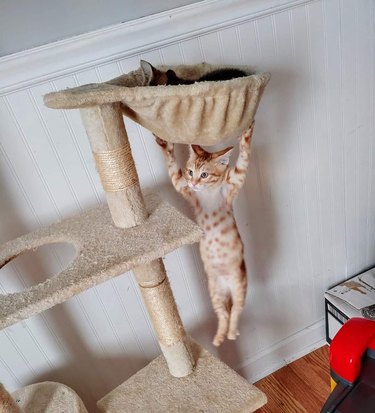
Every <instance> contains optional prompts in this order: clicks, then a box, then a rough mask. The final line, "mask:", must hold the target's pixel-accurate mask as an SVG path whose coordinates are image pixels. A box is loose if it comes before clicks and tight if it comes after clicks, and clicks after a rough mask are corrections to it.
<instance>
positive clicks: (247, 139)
mask: <svg viewBox="0 0 375 413" xmlns="http://www.w3.org/2000/svg"><path fill="white" fill-rule="evenodd" d="M254 124H255V121H254V120H253V121H252V122H251V125H250V127H249V129H247V130H246V131H245V132H244V133H243V134H242V135H241V137H240V145H241V146H243V145H247V144H248V143H249V142H250V139H251V136H252V134H253V130H254Z"/></svg>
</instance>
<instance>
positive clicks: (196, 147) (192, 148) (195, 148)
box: [190, 145, 206, 156]
mask: <svg viewBox="0 0 375 413" xmlns="http://www.w3.org/2000/svg"><path fill="white" fill-rule="evenodd" d="M193 152H194V153H195V154H196V155H198V156H203V155H204V154H205V153H206V152H205V150H204V149H202V148H201V147H200V146H199V145H190V153H193Z"/></svg>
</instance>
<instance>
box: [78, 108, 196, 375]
mask: <svg viewBox="0 0 375 413" xmlns="http://www.w3.org/2000/svg"><path fill="white" fill-rule="evenodd" d="M80 112H81V116H82V120H83V124H84V126H85V128H86V132H87V135H88V137H89V140H90V144H91V148H92V151H93V155H94V158H95V162H96V167H97V170H98V173H99V175H100V178H101V182H102V185H103V188H104V190H105V192H106V197H107V202H108V206H109V209H110V211H111V215H112V219H113V222H114V224H115V225H116V226H117V227H120V228H130V227H133V226H136V225H139V224H142V223H143V222H144V221H145V220H146V218H147V212H146V208H145V204H144V201H143V197H142V192H141V189H140V186H139V180H138V174H137V171H136V168H135V164H134V160H133V157H132V153H131V148H130V145H129V141H128V137H127V133H126V130H125V125H124V121H123V117H122V113H121V110H120V104H119V103H109V104H104V105H100V106H92V107H86V108H81V109H80ZM133 273H134V275H135V277H136V279H137V282H138V284H139V287H140V290H141V293H142V296H143V299H144V301H145V304H146V307H147V309H148V312H149V315H150V317H151V320H152V323H153V325H154V328H155V331H156V334H157V336H158V341H159V344H160V347H161V350H162V352H163V354H164V357H165V359H166V361H167V364H168V368H169V371H170V373H171V374H172V375H173V376H175V377H184V376H187V375H188V374H190V373H191V372H192V371H193V367H194V361H193V358H192V355H191V350H190V347H189V344H188V343H187V342H186V333H185V330H184V327H183V325H182V322H181V319H180V316H179V313H178V310H177V306H176V303H175V300H174V297H173V293H172V290H171V288H170V285H169V281H168V277H167V274H166V271H165V268H164V265H163V262H162V260H161V259H158V260H155V261H152V262H150V263H149V264H146V265H143V266H139V267H136V268H134V269H133Z"/></svg>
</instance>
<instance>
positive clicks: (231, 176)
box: [156, 122, 254, 346]
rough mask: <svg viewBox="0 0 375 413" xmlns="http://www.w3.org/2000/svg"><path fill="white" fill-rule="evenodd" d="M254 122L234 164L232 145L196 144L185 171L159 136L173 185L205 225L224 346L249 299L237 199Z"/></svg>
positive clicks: (206, 257) (206, 260)
mask: <svg viewBox="0 0 375 413" xmlns="http://www.w3.org/2000/svg"><path fill="white" fill-rule="evenodd" d="M253 127H254V122H253V123H252V125H251V126H250V128H249V129H248V130H247V131H246V132H244V133H243V134H242V136H241V138H240V152H239V156H238V160H237V163H236V166H235V167H234V168H231V167H229V156H230V153H231V151H232V149H233V147H229V148H226V149H223V150H221V151H219V152H215V153H210V152H207V151H205V150H204V149H203V148H201V147H200V146H198V145H191V147H190V156H189V159H188V161H187V163H186V168H185V169H184V171H182V170H181V169H180V168H178V166H177V164H176V160H175V157H174V144H172V143H168V142H165V141H164V140H162V139H160V138H158V137H156V142H157V143H158V144H159V145H160V147H161V148H162V150H163V154H164V157H165V160H166V164H167V168H168V173H169V176H170V178H171V180H172V184H173V186H174V187H175V189H176V190H177V191H178V192H180V193H181V194H182V195H183V196H184V198H185V199H186V200H187V201H189V203H190V204H191V205H192V206H193V208H194V213H195V216H196V219H197V223H198V225H199V226H200V227H201V228H202V229H203V231H204V237H203V239H202V240H201V241H200V253H201V256H202V261H203V264H204V269H205V271H206V274H207V278H208V287H209V292H210V297H211V301H212V305H213V308H214V310H215V312H216V314H217V317H218V328H217V332H216V335H215V338H214V340H213V344H214V345H215V346H220V344H221V343H222V342H223V341H224V339H225V337H227V338H228V339H230V340H235V339H236V337H237V336H238V335H239V332H238V322H239V317H240V314H241V311H242V309H243V307H244V303H245V297H246V289H247V278H246V267H245V261H244V257H243V245H242V241H241V237H240V234H239V233H238V230H237V225H236V221H235V219H234V216H233V200H234V198H235V196H236V195H237V193H238V191H239V189H240V188H241V187H242V185H243V183H244V181H245V176H246V171H247V167H248V163H249V154H250V145H251V137H252V133H253Z"/></svg>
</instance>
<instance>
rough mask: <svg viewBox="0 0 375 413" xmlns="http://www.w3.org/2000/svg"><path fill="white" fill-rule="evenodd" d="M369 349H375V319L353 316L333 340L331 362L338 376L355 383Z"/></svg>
mask: <svg viewBox="0 0 375 413" xmlns="http://www.w3.org/2000/svg"><path fill="white" fill-rule="evenodd" d="M368 349H372V350H375V321H371V320H366V319H364V318H351V319H350V320H348V321H347V322H346V323H345V324H344V325H343V326H342V327H341V329H340V330H339V331H338V333H337V334H336V336H335V337H334V339H333V340H332V342H331V347H330V364H331V369H332V370H333V372H334V373H335V374H336V375H337V376H338V378H341V379H344V380H345V381H347V382H349V383H354V382H355V381H356V379H357V377H358V375H359V373H360V370H361V360H362V357H363V355H364V354H365V353H366V351H367V350H368Z"/></svg>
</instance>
